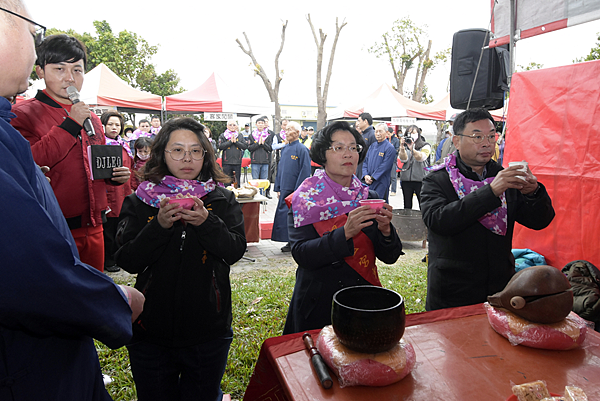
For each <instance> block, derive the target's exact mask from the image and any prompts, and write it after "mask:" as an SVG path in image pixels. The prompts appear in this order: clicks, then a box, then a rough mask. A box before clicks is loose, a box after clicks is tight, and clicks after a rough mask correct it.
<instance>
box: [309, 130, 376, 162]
mask: <svg viewBox="0 0 600 401" xmlns="http://www.w3.org/2000/svg"><path fill="white" fill-rule="evenodd" d="M338 131H348V132H350V133H351V134H352V136H353V137H354V140H355V141H356V143H357V144H358V145H361V146H362V151H361V152H360V153H359V155H358V162H359V163H360V162H362V161H363V160H364V158H365V156H366V155H367V147H366V143H365V140H364V139H363V137H362V135H361V134H359V133H358V131H357V130H356V129H354V128H353V127H352V126H351V125H350V124H349V123H348V122H347V121H336V122H334V123H332V124H329V125H328V126H327V127H325V128H323V129H322V130H321V131H319V132H317V133H316V134H314V135H313V139H312V145H311V146H310V158H311V159H312V160H313V161H314V162H315V163H317V164H320V165H321V166H325V163H327V156H326V152H327V149H329V148H330V147H331V142H332V141H331V137H332V136H333V134H335V133H336V132H338Z"/></svg>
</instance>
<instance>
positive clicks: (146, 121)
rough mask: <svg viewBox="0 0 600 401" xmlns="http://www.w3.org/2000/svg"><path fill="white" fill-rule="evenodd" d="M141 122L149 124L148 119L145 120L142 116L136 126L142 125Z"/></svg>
mask: <svg viewBox="0 0 600 401" xmlns="http://www.w3.org/2000/svg"><path fill="white" fill-rule="evenodd" d="M142 123H146V124H148V125H150V121H148V120H146V119H145V118H144V119H143V120H140V123H139V124H138V127H139V126H140V125H142Z"/></svg>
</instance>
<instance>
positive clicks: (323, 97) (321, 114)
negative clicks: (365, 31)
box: [306, 14, 346, 131]
mask: <svg viewBox="0 0 600 401" xmlns="http://www.w3.org/2000/svg"><path fill="white" fill-rule="evenodd" d="M306 20H307V21H308V24H309V25H310V30H311V32H312V34H313V38H314V40H315V45H316V47H317V84H316V89H317V110H318V111H317V131H318V130H320V129H321V128H323V127H324V126H325V122H326V120H327V94H328V92H329V80H330V78H331V72H332V71H333V59H334V56H335V49H336V46H337V42H338V39H339V36H340V31H341V30H342V28H343V27H344V26H346V22H345V20H344V22H343V23H342V25H341V26H339V25H338V19H337V18H336V19H335V28H336V33H335V39H334V41H333V45H332V48H331V55H330V57H329V65H328V68H327V73H326V75H325V86H324V87H323V86H322V85H321V83H322V67H323V48H324V45H325V40H326V39H327V35H326V34H325V33H324V32H323V30H322V29H319V37H317V33H316V31H315V28H314V26H313V24H312V21H311V19H310V14H308V15H307V16H306Z"/></svg>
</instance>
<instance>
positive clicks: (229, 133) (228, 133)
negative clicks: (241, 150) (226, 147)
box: [223, 130, 238, 141]
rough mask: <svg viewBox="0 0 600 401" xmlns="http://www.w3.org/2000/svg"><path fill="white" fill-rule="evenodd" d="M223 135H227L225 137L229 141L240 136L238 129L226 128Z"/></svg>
mask: <svg viewBox="0 0 600 401" xmlns="http://www.w3.org/2000/svg"><path fill="white" fill-rule="evenodd" d="M223 135H225V139H227V140H228V141H231V139H232V138H237V137H238V133H237V131H229V130H225V132H224V133H223Z"/></svg>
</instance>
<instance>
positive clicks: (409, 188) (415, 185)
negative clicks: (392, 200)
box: [401, 181, 423, 209]
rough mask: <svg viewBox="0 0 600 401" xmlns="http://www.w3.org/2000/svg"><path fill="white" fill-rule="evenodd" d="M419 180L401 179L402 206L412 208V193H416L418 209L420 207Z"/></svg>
mask: <svg viewBox="0 0 600 401" xmlns="http://www.w3.org/2000/svg"><path fill="white" fill-rule="evenodd" d="M421 184H423V183H422V182H421V181H402V183H401V185H402V196H403V197H404V208H405V209H412V207H413V194H415V193H416V194H417V200H418V201H419V209H421Z"/></svg>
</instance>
